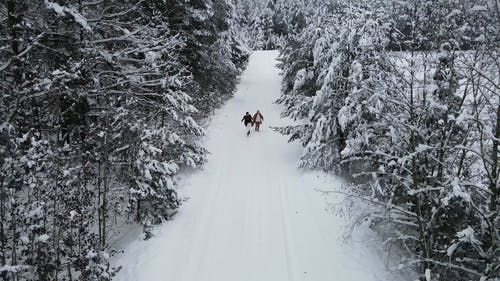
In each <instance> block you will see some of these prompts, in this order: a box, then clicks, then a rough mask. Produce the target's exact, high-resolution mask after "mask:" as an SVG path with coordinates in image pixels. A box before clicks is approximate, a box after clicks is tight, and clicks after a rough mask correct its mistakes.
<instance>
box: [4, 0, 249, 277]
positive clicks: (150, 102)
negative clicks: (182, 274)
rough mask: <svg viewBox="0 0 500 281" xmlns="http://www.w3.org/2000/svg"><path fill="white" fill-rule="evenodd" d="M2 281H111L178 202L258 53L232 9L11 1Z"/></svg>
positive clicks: (219, 1)
mask: <svg viewBox="0 0 500 281" xmlns="http://www.w3.org/2000/svg"><path fill="white" fill-rule="evenodd" d="M0 17H1V21H2V24H1V29H0V38H1V41H0V89H1V98H0V166H1V176H0V185H1V187H0V221H1V223H0V264H1V266H0V279H2V280H6V281H7V280H109V279H110V278H111V277H112V276H113V272H114V271H115V269H113V268H111V267H110V263H109V257H110V254H112V252H110V250H111V247H110V244H111V243H112V242H113V239H116V238H117V237H119V236H120V235H121V233H120V230H121V227H122V226H123V225H125V224H129V223H139V224H141V225H143V228H144V230H145V232H146V236H148V235H149V234H148V233H149V228H150V227H151V226H152V225H154V224H158V223H161V222H162V221H164V220H168V219H169V218H170V217H171V216H172V215H173V214H174V213H175V209H176V208H177V207H178V206H179V203H180V201H179V198H178V197H177V196H176V192H175V190H174V184H175V175H176V173H177V172H178V171H179V169H182V167H197V166H199V165H202V164H203V162H204V161H205V155H206V151H205V149H204V148H203V147H201V146H200V145H199V144H198V143H197V140H198V139H199V136H201V135H203V133H204V130H203V128H202V127H201V126H200V122H203V118H204V117H206V116H207V115H208V114H210V112H211V111H212V110H213V109H214V108H216V107H217V106H218V105H220V104H221V103H222V102H223V101H224V100H226V99H227V98H229V97H230V96H231V95H232V92H233V90H234V88H235V84H236V82H237V81H236V79H237V77H238V75H239V74H240V72H241V71H242V69H243V68H244V67H245V64H246V61H247V59H248V56H249V51H248V49H247V47H246V44H244V42H243V41H242V38H241V37H240V33H239V29H238V25H237V24H238V20H237V18H236V12H235V7H234V4H232V3H230V2H227V1H224V0H214V1H209V0H199V1H188V2H186V1H178V0H169V1H163V0H161V1H160V0H158V1H155V0H148V1H143V0H124V1H113V0H110V1H108V0H105V1H86V0H64V1H61V0H8V1H2V3H1V4H0Z"/></svg>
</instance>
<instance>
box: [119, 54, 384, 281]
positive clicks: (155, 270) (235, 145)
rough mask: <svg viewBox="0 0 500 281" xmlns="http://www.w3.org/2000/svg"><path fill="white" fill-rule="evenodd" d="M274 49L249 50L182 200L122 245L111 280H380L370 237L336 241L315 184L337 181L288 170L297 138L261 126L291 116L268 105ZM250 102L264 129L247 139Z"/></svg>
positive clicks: (380, 261) (329, 186)
mask: <svg viewBox="0 0 500 281" xmlns="http://www.w3.org/2000/svg"><path fill="white" fill-rule="evenodd" d="M276 56H277V52H255V53H254V54H253V55H252V57H251V60H250V64H249V66H248V68H247V70H246V72H245V73H244V75H243V76H242V78H241V83H240V85H239V88H238V91H237V93H236V95H235V96H234V98H232V99H231V100H230V101H228V102H227V104H226V105H225V106H224V107H222V108H221V109H220V110H219V111H218V112H217V113H216V114H215V116H214V117H213V120H212V121H211V125H210V126H209V128H208V135H207V137H206V147H207V148H208V149H209V150H210V152H211V155H210V156H209V161H208V163H207V165H206V166H205V167H204V169H203V170H202V171H199V172H196V173H195V174H194V175H192V176H190V177H189V178H187V179H185V180H184V181H183V187H182V189H181V190H179V192H180V194H181V196H185V197H187V198H188V200H187V201H186V202H185V203H184V204H183V206H182V207H181V208H180V210H179V213H178V215H176V217H175V218H174V220H172V221H170V222H168V223H166V224H165V225H163V226H161V227H159V228H158V229H157V231H156V233H155V237H154V238H152V239H150V240H148V241H139V240H137V241H136V242H133V243H131V244H130V245H129V246H128V247H127V248H126V249H125V254H124V255H123V256H121V257H119V259H118V260H116V264H120V265H122V266H123V269H122V270H121V271H120V273H119V275H118V277H117V278H116V280H120V281H296V280H314V281H326V280H338V281H372V280H373V281H375V280H377V281H378V280H388V277H387V275H388V274H387V273H386V269H385V267H384V257H383V256H380V255H378V254H377V252H376V251H375V250H373V249H372V248H371V247H369V246H368V244H369V243H367V242H366V241H365V239H372V238H373V235H370V234H369V233H361V235H358V236H357V237H358V239H355V240H351V241H348V242H344V240H343V239H342V235H343V234H344V229H345V228H344V225H345V224H346V222H345V221H344V219H342V218H341V217H340V216H337V215H335V214H334V213H332V212H328V211H326V209H327V208H326V207H327V205H326V204H325V198H324V197H323V196H322V195H321V194H320V193H319V192H318V191H317V189H322V190H335V189H339V187H340V185H341V182H340V180H338V179H336V178H334V177H331V176H327V175H325V174H322V173H320V172H307V171H300V170H297V168H296V163H297V161H298V159H299V157H300V153H301V148H300V145H298V144H289V143H287V138H286V137H284V136H281V135H279V134H278V133H275V132H273V131H272V130H271V129H270V128H269V126H280V125H284V124H286V123H288V122H290V121H289V120H283V119H280V118H279V113H280V107H279V106H278V105H275V104H273V101H274V100H275V99H276V98H278V96H279V94H280V76H279V70H278V69H277V68H275V64H276V61H275V57H276ZM257 109H260V111H261V112H262V113H263V115H264V118H265V120H264V126H263V128H261V132H259V133H256V132H252V134H251V135H250V136H249V137H247V136H246V135H245V132H244V127H243V124H242V123H241V122H240V120H241V118H242V116H243V114H244V113H245V112H246V111H249V112H250V113H251V114H253V113H254V112H255V111H256V110H257ZM337 199H338V200H341V198H337ZM330 200H332V198H330ZM333 200H335V198H333ZM359 237H362V238H361V239H359Z"/></svg>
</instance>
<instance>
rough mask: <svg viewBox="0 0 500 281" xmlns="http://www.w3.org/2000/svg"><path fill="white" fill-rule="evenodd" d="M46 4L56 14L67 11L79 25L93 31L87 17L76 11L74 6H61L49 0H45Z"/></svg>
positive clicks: (62, 13)
mask: <svg viewBox="0 0 500 281" xmlns="http://www.w3.org/2000/svg"><path fill="white" fill-rule="evenodd" d="M45 6H46V7H47V9H50V10H53V11H54V12H55V13H56V14H58V15H61V16H64V15H66V13H65V12H67V13H68V14H70V15H71V16H72V17H73V19H74V20H75V22H77V23H78V24H79V25H81V26H82V27H83V29H85V30H87V31H88V32H92V28H91V27H90V25H89V24H88V22H87V19H85V17H84V16H83V15H82V14H80V13H79V12H78V11H76V10H75V9H74V8H71V7H65V6H61V5H59V4H57V3H54V2H50V1H48V0H45Z"/></svg>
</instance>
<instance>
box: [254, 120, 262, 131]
mask: <svg viewBox="0 0 500 281" xmlns="http://www.w3.org/2000/svg"><path fill="white" fill-rule="evenodd" d="M261 123H262V122H255V131H257V132H258V131H259V128H260V124H261Z"/></svg>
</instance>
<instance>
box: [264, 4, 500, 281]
mask: <svg viewBox="0 0 500 281" xmlns="http://www.w3.org/2000/svg"><path fill="white" fill-rule="evenodd" d="M273 2H274V3H273V5H270V7H280V5H281V6H286V7H287V9H284V10H279V11H276V12H275V13H273V14H274V15H275V14H277V13H284V16H283V17H278V18H280V19H288V22H285V21H282V22H279V21H276V20H275V21H274V22H273V23H272V24H271V25H270V29H268V30H271V31H273V30H274V32H271V33H270V34H271V36H274V37H275V38H283V35H282V33H281V31H282V30H285V31H286V33H285V34H284V36H285V38H286V40H285V43H284V45H282V51H281V68H282V69H283V84H282V85H283V86H282V91H283V92H282V97H281V98H280V99H279V100H278V103H280V104H282V105H283V106H284V107H285V110H284V112H283V116H287V117H291V118H293V119H295V120H297V121H298V122H297V124H298V125H295V126H288V127H284V128H277V130H278V131H280V132H281V133H284V134H286V135H289V136H290V141H298V142H300V143H301V144H302V145H303V146H304V152H303V156H302V159H301V162H300V166H302V167H309V168H319V169H324V170H326V171H331V172H332V173H337V174H341V175H343V176H345V177H346V178H347V179H348V180H349V182H350V184H348V185H346V187H345V193H346V194H348V195H350V196H351V197H352V198H355V199H356V200H361V201H364V202H365V203H366V205H367V207H366V208H365V209H363V210H359V209H356V210H351V213H352V214H353V215H354V218H353V219H354V223H355V224H361V223H368V224H369V225H370V227H371V228H372V229H374V230H376V231H377V232H378V233H379V234H380V235H381V236H382V237H383V238H384V241H385V242H384V245H385V246H386V247H387V249H388V250H389V249H390V254H391V255H392V258H393V260H394V261H395V262H393V264H392V268H394V269H398V270H406V269H409V270H416V271H417V272H418V273H419V274H420V276H421V278H422V280H427V281H428V280H498V278H500V215H499V210H500V180H499V174H500V163H499V160H500V159H499V156H500V154H499V144H500V143H499V142H500V9H499V5H500V4H499V2H498V1H489V0H484V1H482V0H475V1H461V0H441V1H368V0H366V1H365V0H357V1H335V0H332V1H312V2H311V1H295V2H296V3H294V4H290V3H289V1H273ZM294 7H297V8H294ZM297 11H300V13H297ZM303 19H306V22H305V23H304V22H303ZM273 40H274V41H276V39H266V41H265V42H272V41H273Z"/></svg>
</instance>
